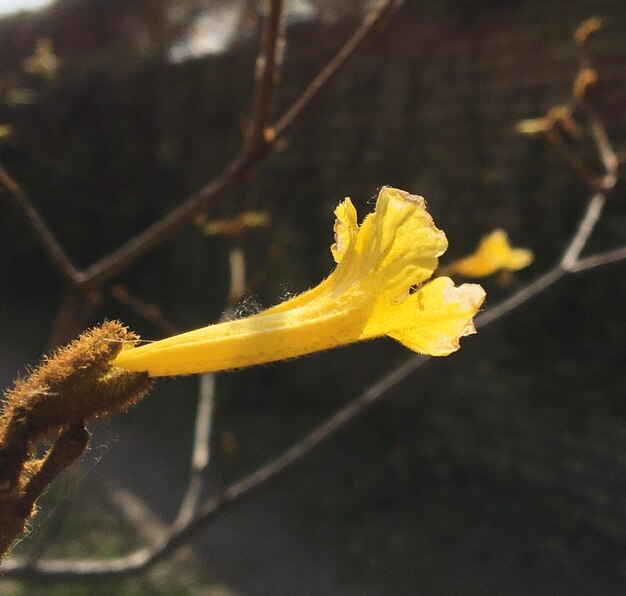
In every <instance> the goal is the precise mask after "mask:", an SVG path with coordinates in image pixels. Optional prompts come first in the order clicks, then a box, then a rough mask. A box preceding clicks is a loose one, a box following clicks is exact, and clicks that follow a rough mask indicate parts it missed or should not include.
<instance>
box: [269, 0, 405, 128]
mask: <svg viewBox="0 0 626 596" xmlns="http://www.w3.org/2000/svg"><path fill="white" fill-rule="evenodd" d="M397 4H398V2H397V0H386V2H383V3H382V4H381V6H380V7H379V8H377V9H376V10H373V11H372V12H371V13H370V14H368V15H367V16H366V17H365V20H364V21H363V24H362V25H361V27H359V29H358V30H357V31H356V33H355V34H354V35H353V36H352V37H351V38H350V39H349V40H348V42H347V43H346V44H345V45H344V46H343V48H341V50H339V52H338V53H337V54H336V56H335V57H334V58H333V59H332V60H331V61H330V62H329V63H328V64H327V65H326V67H325V68H324V69H323V70H322V71H321V72H320V73H319V74H318V75H317V76H316V77H315V79H314V80H313V81H312V82H311V83H310V84H309V86H308V87H307V88H306V89H305V90H304V92H303V93H302V95H300V97H299V98H298V99H296V101H295V102H294V103H293V105H292V106H291V107H290V108H289V109H288V110H287V111H286V112H285V114H284V115H283V116H282V117H281V118H280V119H279V120H278V121H277V122H276V124H274V135H275V137H276V138H279V137H281V136H283V135H284V134H285V133H286V132H287V131H288V130H289V129H290V128H291V127H292V126H293V125H294V124H295V122H296V121H297V119H298V118H299V117H300V115H301V114H302V112H303V111H304V110H305V109H306V108H308V107H309V106H310V105H311V103H312V102H313V100H314V99H316V98H317V96H318V95H319V94H320V92H321V91H322V90H323V89H324V88H325V87H326V85H328V83H329V82H330V81H331V79H333V78H334V77H335V75H336V74H337V73H338V72H339V70H340V69H341V68H342V67H343V66H344V65H345V63H346V62H347V61H348V60H349V59H350V58H351V57H352V56H353V55H354V54H355V53H356V52H357V51H358V50H360V49H361V48H362V47H363V46H364V45H366V44H367V43H368V42H370V41H371V40H372V39H373V38H374V37H375V36H376V35H378V34H379V33H380V31H381V30H382V28H384V27H385V26H386V25H387V24H388V23H389V20H390V18H391V16H392V14H393V11H394V9H395V7H396V5H397Z"/></svg>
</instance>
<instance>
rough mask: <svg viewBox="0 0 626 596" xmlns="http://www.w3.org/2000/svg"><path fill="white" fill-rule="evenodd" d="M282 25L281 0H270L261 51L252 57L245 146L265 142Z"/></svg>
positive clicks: (281, 47)
mask: <svg viewBox="0 0 626 596" xmlns="http://www.w3.org/2000/svg"><path fill="white" fill-rule="evenodd" d="M284 28H285V14H284V10H283V0H271V2H270V12H269V15H268V17H267V18H266V20H265V27H264V28H263V36H262V40H261V51H260V53H259V55H258V57H257V60H256V72H255V76H254V78H255V88H254V93H253V99H252V114H251V123H250V128H249V131H248V134H247V143H248V149H250V148H251V147H257V146H259V145H261V144H263V142H264V141H265V136H266V135H265V129H266V127H267V125H268V124H269V122H270V118H271V114H272V108H273V105H274V100H275V97H276V87H277V85H278V81H279V80H280V69H281V67H282V63H283V52H284V46H285V39H284Z"/></svg>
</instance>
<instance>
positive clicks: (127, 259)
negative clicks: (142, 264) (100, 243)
mask: <svg viewBox="0 0 626 596" xmlns="http://www.w3.org/2000/svg"><path fill="white" fill-rule="evenodd" d="M395 4H396V0H387V1H386V2H385V3H384V4H383V5H382V6H381V7H380V8H379V9H377V10H375V11H373V12H372V13H370V14H369V15H368V16H367V17H366V18H365V21H364V23H363V25H362V26H361V27H360V28H359V29H358V30H357V31H356V32H355V34H354V35H353V36H352V37H351V38H350V39H349V40H348V41H347V43H346V44H345V45H344V47H343V48H342V49H341V50H340V51H339V52H338V54H337V55H336V56H335V57H334V58H333V59H332V60H331V61H330V62H329V63H328V65H327V66H326V67H325V68H324V69H323V70H322V71H321V72H320V74H319V75H318V76H317V77H316V78H315V80H314V81H313V82H311V84H310V85H309V86H308V87H307V88H306V90H305V91H304V92H303V93H302V95H301V96H300V97H299V98H298V99H297V100H296V101H295V102H294V104H293V105H292V106H291V108H289V110H287V112H286V113H285V114H284V116H283V117H282V118H281V119H280V120H279V121H278V122H277V123H276V125H275V126H274V127H273V128H274V135H272V136H271V137H268V138H265V139H264V140H263V142H262V143H261V144H259V145H258V146H256V147H253V148H251V149H250V150H244V151H242V153H240V154H239V156H237V157H236V158H235V159H234V160H233V161H232V162H231V163H230V165H228V166H227V167H226V168H225V170H224V171H223V172H222V173H221V174H220V175H219V176H218V177H217V178H215V180H213V182H210V183H209V184H207V185H206V186H204V187H203V188H201V189H200V190H199V191H198V192H196V193H195V194H194V195H192V196H191V197H189V198H188V199H187V200H186V201H184V202H183V203H182V204H181V205H179V206H178V207H176V208H175V209H173V210H172V211H171V212H170V213H169V214H167V215H166V216H164V217H163V218H162V219H160V220H158V221H157V222H155V223H154V224H152V225H151V226H150V227H149V228H147V229H145V230H144V231H143V232H140V233H139V234H137V235H136V236H135V237H134V238H132V239H131V240H129V241H128V242H127V243H126V244H124V245H122V246H121V247H120V248H118V249H117V250H115V251H113V252H112V253H110V254H109V255H107V256H105V257H104V258H102V259H101V260H100V261H98V262H96V263H94V264H93V265H91V266H90V267H89V268H88V269H87V270H86V271H85V272H84V274H85V283H86V284H88V285H89V286H91V287H95V286H99V285H101V284H102V283H104V282H106V281H108V280H110V279H112V278H113V277H115V276H116V275H117V274H118V273H120V272H121V271H123V270H125V269H127V268H128V267H130V266H131V265H132V264H133V263H135V262H136V261H137V260H138V259H140V258H141V257H143V256H145V255H147V254H148V253H150V252H152V251H153V250H154V249H155V248H157V247H159V246H161V245H162V244H163V243H164V242H166V241H167V240H168V239H170V238H171V237H172V236H174V235H175V234H176V233H178V232H179V231H180V230H181V229H182V228H183V227H184V226H185V225H186V224H187V223H189V222H190V221H192V220H193V219H194V218H195V217H196V216H197V215H199V214H200V213H202V212H204V211H206V210H207V209H209V208H211V207H212V206H214V205H215V204H216V203H217V201H218V200H220V199H221V198H223V197H224V196H225V195H226V194H228V193H229V192H230V191H231V190H232V189H233V188H235V186H236V185H237V184H238V183H239V182H241V181H242V180H244V179H245V177H246V174H247V173H248V172H249V171H250V169H251V168H252V167H253V166H254V165H256V164H257V163H258V162H259V161H260V160H261V159H262V158H263V157H264V156H265V155H266V154H267V153H269V151H270V150H271V149H272V147H273V146H274V144H275V142H276V140H277V139H278V138H279V137H281V136H283V135H284V134H285V133H286V132H287V131H288V130H289V129H290V128H291V127H292V126H293V124H295V122H296V121H297V119H298V118H299V117H300V116H301V115H302V113H303V112H304V110H305V109H306V108H307V107H308V106H309V105H311V103H312V102H313V100H314V99H316V98H317V96H318V95H319V94H320V92H321V91H322V89H324V88H325V87H326V85H327V84H328V83H329V82H330V80H331V79H332V78H333V77H334V76H335V75H336V74H337V73H338V72H339V70H340V69H341V68H342V67H343V66H344V65H345V64H346V62H347V61H348V59H349V58H351V57H352V56H354V54H355V53H356V52H357V50H359V49H360V48H361V47H363V45H364V44H365V42H367V41H369V40H370V39H371V38H372V37H373V36H374V34H376V33H378V32H379V31H380V30H381V28H382V26H383V25H384V24H386V22H387V21H388V19H389V17H390V16H391V13H392V11H393V8H394V6H395Z"/></svg>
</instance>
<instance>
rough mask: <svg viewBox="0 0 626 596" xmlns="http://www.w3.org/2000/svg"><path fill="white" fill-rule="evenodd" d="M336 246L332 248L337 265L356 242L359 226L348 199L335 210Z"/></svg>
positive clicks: (354, 211) (354, 210)
mask: <svg viewBox="0 0 626 596" xmlns="http://www.w3.org/2000/svg"><path fill="white" fill-rule="evenodd" d="M335 217H336V218H337V219H335V228H334V229H335V244H333V245H332V246H331V247H330V250H331V252H332V253H333V258H334V259H335V263H339V262H341V259H342V258H343V255H344V254H345V252H346V250H347V248H348V247H349V246H350V245H351V244H352V243H353V242H354V239H355V238H356V235H357V232H358V231H359V224H358V223H357V216H356V209H355V208H354V205H353V204H352V201H351V200H350V197H346V198H345V199H344V200H343V201H342V202H341V203H339V205H337V208H336V209H335Z"/></svg>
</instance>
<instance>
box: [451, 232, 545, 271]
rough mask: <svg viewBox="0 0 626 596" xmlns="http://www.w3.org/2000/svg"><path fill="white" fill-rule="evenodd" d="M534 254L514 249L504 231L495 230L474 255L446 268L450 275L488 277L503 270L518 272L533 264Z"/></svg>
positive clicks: (521, 249) (481, 242)
mask: <svg viewBox="0 0 626 596" xmlns="http://www.w3.org/2000/svg"><path fill="white" fill-rule="evenodd" d="M533 258H534V257H533V252H532V251H531V250H528V249H525V248H513V247H512V246H511V243H510V242H509V237H508V236H507V233H506V232H505V231H504V230H495V231H493V232H491V234H489V235H488V236H485V237H484V238H483V239H482V240H481V241H480V244H479V245H478V249H477V250H476V252H475V253H474V254H471V255H469V256H468V257H465V258H464V259H460V260H459V261H456V262H454V263H452V264H451V265H449V266H448V267H445V268H444V271H445V272H446V273H448V274H449V275H452V274H454V273H458V274H460V275H464V276H465V277H487V276H488V275H493V274H494V273H496V272H497V271H500V270H501V269H505V270H507V271H518V270H519V269H523V268H524V267H527V266H528V265H530V263H532V261H533Z"/></svg>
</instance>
